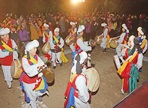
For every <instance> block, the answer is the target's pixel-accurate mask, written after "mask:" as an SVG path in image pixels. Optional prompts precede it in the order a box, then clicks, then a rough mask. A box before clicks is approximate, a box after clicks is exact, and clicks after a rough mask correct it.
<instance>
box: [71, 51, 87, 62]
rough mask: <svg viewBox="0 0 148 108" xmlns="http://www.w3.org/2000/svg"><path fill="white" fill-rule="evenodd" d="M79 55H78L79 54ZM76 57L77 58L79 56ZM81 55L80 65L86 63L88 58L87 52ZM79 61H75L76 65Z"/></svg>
mask: <svg viewBox="0 0 148 108" xmlns="http://www.w3.org/2000/svg"><path fill="white" fill-rule="evenodd" d="M77 55H78V54H77ZM77 55H76V56H77ZM79 55H80V64H82V63H84V61H85V59H86V58H87V57H88V56H87V53H86V52H85V51H82V52H81V53H79ZM76 56H75V57H76ZM76 62H77V61H76V60H75V59H74V63H76Z"/></svg>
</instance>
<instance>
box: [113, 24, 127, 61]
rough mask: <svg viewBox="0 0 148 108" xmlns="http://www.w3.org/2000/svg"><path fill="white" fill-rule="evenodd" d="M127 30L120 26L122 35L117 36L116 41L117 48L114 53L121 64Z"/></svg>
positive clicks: (123, 25)
mask: <svg viewBox="0 0 148 108" xmlns="http://www.w3.org/2000/svg"><path fill="white" fill-rule="evenodd" d="M128 33H129V30H128V29H127V27H126V25H125V24H122V33H121V35H120V36H119V39H118V40H117V43H118V46H117V48H116V53H117V55H118V57H119V58H120V59H121V60H122V62H123V61H124V60H123V58H122V56H121V55H122V54H121V52H122V47H127V45H126V44H127V38H128V37H127V36H128Z"/></svg>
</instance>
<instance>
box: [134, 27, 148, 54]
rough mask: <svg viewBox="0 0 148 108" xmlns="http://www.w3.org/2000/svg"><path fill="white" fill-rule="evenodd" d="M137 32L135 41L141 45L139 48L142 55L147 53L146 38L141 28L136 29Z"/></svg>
mask: <svg viewBox="0 0 148 108" xmlns="http://www.w3.org/2000/svg"><path fill="white" fill-rule="evenodd" d="M137 31H138V37H137V39H138V41H139V43H140V45H141V46H140V47H141V48H142V53H143V54H144V53H145V52H146V51H147V47H148V46H147V39H146V36H145V34H144V32H143V29H142V27H138V28H137Z"/></svg>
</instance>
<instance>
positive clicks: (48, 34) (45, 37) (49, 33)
mask: <svg viewBox="0 0 148 108" xmlns="http://www.w3.org/2000/svg"><path fill="white" fill-rule="evenodd" d="M43 26H44V27H45V31H44V32H43V43H46V42H48V40H49V38H51V37H52V36H53V34H52V31H51V30H50V29H49V25H48V24H46V23H44V24H43Z"/></svg>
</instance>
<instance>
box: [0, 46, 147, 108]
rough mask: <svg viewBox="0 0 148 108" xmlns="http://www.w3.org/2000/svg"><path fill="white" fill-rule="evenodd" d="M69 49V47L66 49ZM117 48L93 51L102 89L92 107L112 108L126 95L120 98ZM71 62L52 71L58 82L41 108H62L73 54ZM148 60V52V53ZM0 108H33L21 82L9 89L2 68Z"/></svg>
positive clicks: (144, 75) (144, 73)
mask: <svg viewBox="0 0 148 108" xmlns="http://www.w3.org/2000/svg"><path fill="white" fill-rule="evenodd" d="M65 49H66V50H69V48H68V47H65ZM114 55H115V50H114V49H108V50H107V52H106V53H104V52H102V50H101V49H100V47H99V46H97V47H96V48H95V49H94V50H93V52H92V62H93V63H95V68H96V70H97V71H98V73H99V75H100V80H101V83H100V87H99V90H98V92H97V93H95V94H94V95H93V96H92V102H91V108H112V107H113V106H114V105H116V104H117V103H118V102H119V101H120V100H122V99H123V98H124V97H125V96H126V94H125V95H121V92H120V88H121V79H120V78H119V76H118V75H117V72H116V68H115V65H114V63H113V56H114ZM66 56H67V58H68V59H69V62H68V63H66V64H63V66H62V67H60V66H59V65H58V66H57V68H56V69H54V70H53V69H52V70H53V72H54V73H55V82H54V84H53V85H51V86H49V88H48V90H49V96H46V95H45V96H44V97H43V103H38V104H39V108H63V103H64V92H65V89H66V86H67V82H68V81H69V76H70V70H71V54H70V53H69V54H66ZM145 57H148V53H146V54H145ZM146 60H147V58H146ZM147 69H148V61H144V62H143V68H142V72H141V73H140V80H139V82H138V86H140V85H141V84H142V83H143V82H144V81H145V80H148V71H147ZM0 105H1V106H0V107H1V108H30V107H29V106H27V105H26V104H25V102H24V97H23V94H22V92H21V89H20V86H19V81H18V80H13V85H12V89H11V90H8V89H7V86H6V83H5V81H4V78H3V74H2V72H1V68H0Z"/></svg>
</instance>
